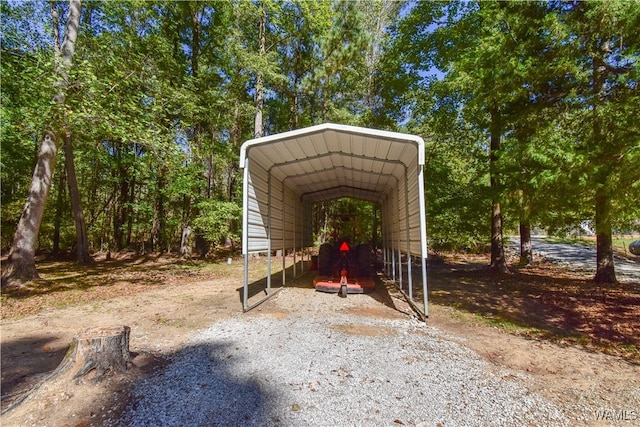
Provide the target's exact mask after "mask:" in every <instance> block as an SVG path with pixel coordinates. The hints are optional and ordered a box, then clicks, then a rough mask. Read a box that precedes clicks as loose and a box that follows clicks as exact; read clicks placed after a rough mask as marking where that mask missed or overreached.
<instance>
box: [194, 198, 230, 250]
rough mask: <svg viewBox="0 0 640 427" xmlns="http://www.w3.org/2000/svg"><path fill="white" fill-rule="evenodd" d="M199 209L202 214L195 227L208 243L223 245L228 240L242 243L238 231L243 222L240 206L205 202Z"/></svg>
mask: <svg viewBox="0 0 640 427" xmlns="http://www.w3.org/2000/svg"><path fill="white" fill-rule="evenodd" d="M197 207H198V211H199V212H200V214H199V216H198V217H197V218H195V219H194V221H193V225H194V227H195V229H196V231H198V232H200V233H202V235H203V236H204V237H205V238H206V239H207V240H208V241H210V242H213V243H214V244H222V243H224V242H225V240H226V239H231V240H232V241H235V242H238V241H240V233H239V232H238V229H237V224H240V222H241V220H242V208H241V207H240V206H238V205H237V204H235V203H232V202H225V201H220V200H203V201H202V202H200V203H198V205H197Z"/></svg>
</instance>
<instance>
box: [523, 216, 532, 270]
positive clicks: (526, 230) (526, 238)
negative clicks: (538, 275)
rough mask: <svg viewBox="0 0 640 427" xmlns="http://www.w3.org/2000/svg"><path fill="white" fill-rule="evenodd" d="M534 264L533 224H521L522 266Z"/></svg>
mask: <svg viewBox="0 0 640 427" xmlns="http://www.w3.org/2000/svg"><path fill="white" fill-rule="evenodd" d="M531 264H533V249H532V246H531V224H529V223H528V222H521V223H520V265H522V266H525V265H531Z"/></svg>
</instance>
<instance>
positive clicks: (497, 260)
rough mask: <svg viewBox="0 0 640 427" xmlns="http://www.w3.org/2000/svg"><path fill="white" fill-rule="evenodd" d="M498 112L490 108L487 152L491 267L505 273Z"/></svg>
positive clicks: (506, 270)
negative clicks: (489, 190) (488, 150)
mask: <svg viewBox="0 0 640 427" xmlns="http://www.w3.org/2000/svg"><path fill="white" fill-rule="evenodd" d="M499 115H500V112H499V111H498V109H497V108H495V107H492V108H491V129H490V133H491V135H490V138H491V147H490V153H489V171H490V174H491V190H492V194H493V196H492V201H491V269H492V270H493V271H495V272H497V273H507V272H508V271H509V269H508V268H507V261H506V259H505V257H504V244H503V238H502V210H501V207H500V196H499V195H500V194H501V188H500V178H499V176H498V172H497V170H496V169H497V162H498V152H499V150H500V137H501V135H500V133H501V132H500V118H499Z"/></svg>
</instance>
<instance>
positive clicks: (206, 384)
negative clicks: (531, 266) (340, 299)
mask: <svg viewBox="0 0 640 427" xmlns="http://www.w3.org/2000/svg"><path fill="white" fill-rule="evenodd" d="M531 381H532V380H531V378H530V377H528V376H525V375H523V374H520V373H515V372H510V371H507V370H503V369H499V368H496V367H495V366H493V365H490V364H488V363H487V362H484V361H482V360H481V359H480V358H479V356H478V355H477V354H476V353H474V352H473V351H472V350H470V349H468V348H465V347H462V346H460V345H458V344H456V343H454V342H452V341H450V340H449V339H448V337H447V335H446V334H445V333H443V332H441V331H439V330H437V329H435V328H433V327H430V326H427V325H425V324H424V323H421V322H418V321H416V320H414V319H410V318H406V319H380V318H372V317H365V316H354V315H345V314H341V313H336V314H335V315H334V316H318V315H313V314H311V315H309V314H307V315H306V316H302V315H298V316H288V317H285V318H274V317H270V316H242V317H237V318H234V319H229V320H224V321H220V322H218V323H215V324H213V325H212V326H211V327H210V328H208V329H206V330H202V331H200V332H199V333H197V334H196V335H195V336H194V337H193V338H192V339H191V341H190V345H189V346H188V347H187V348H185V349H184V350H182V351H180V352H179V353H177V354H175V355H173V356H172V358H171V361H170V363H169V364H168V365H165V366H164V367H163V368H162V369H160V370H158V371H157V372H156V373H155V374H154V375H152V376H150V377H148V378H147V379H145V380H142V381H141V382H140V383H138V384H137V385H136V386H135V388H134V390H133V396H132V399H131V404H130V405H129V406H128V407H127V408H126V409H125V411H124V413H123V414H121V418H120V419H119V420H115V421H112V423H113V425H129V426H158V425H162V426H187V425H188V426H216V425H220V426H238V425H256V426H361V425H362V426H376V425H379V426H393V425H417V426H424V427H426V426H434V427H435V426H440V425H442V426H450V425H454V426H517V425H519V426H528V425H544V426H556V425H558V426H560V425H569V421H568V420H567V419H566V418H565V417H564V415H563V414H562V413H561V411H560V410H559V409H558V408H557V407H556V406H554V405H553V404H552V403H550V402H549V401H547V400H545V399H543V398H542V397H540V396H538V395H535V394H533V393H531V392H529V391H528V385H529V384H531ZM107 424H108V423H107Z"/></svg>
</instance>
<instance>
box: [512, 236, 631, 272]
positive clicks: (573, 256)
mask: <svg viewBox="0 0 640 427" xmlns="http://www.w3.org/2000/svg"><path fill="white" fill-rule="evenodd" d="M511 242H512V246H513V247H516V248H519V246H520V238H519V237H512V238H511ZM531 244H532V246H533V252H534V254H536V255H539V256H543V257H545V258H547V259H549V260H552V261H554V262H556V263H558V264H561V265H566V266H568V267H570V268H572V269H574V270H578V271H584V272H586V273H589V274H595V272H596V248H595V247H594V246H584V245H577V244H575V245H573V244H568V243H549V242H547V241H545V240H544V238H542V237H532V238H531ZM614 262H615V269H616V277H617V278H618V280H619V281H621V282H640V264H638V263H636V262H633V261H631V260H627V259H624V258H620V257H615V260H614Z"/></svg>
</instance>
